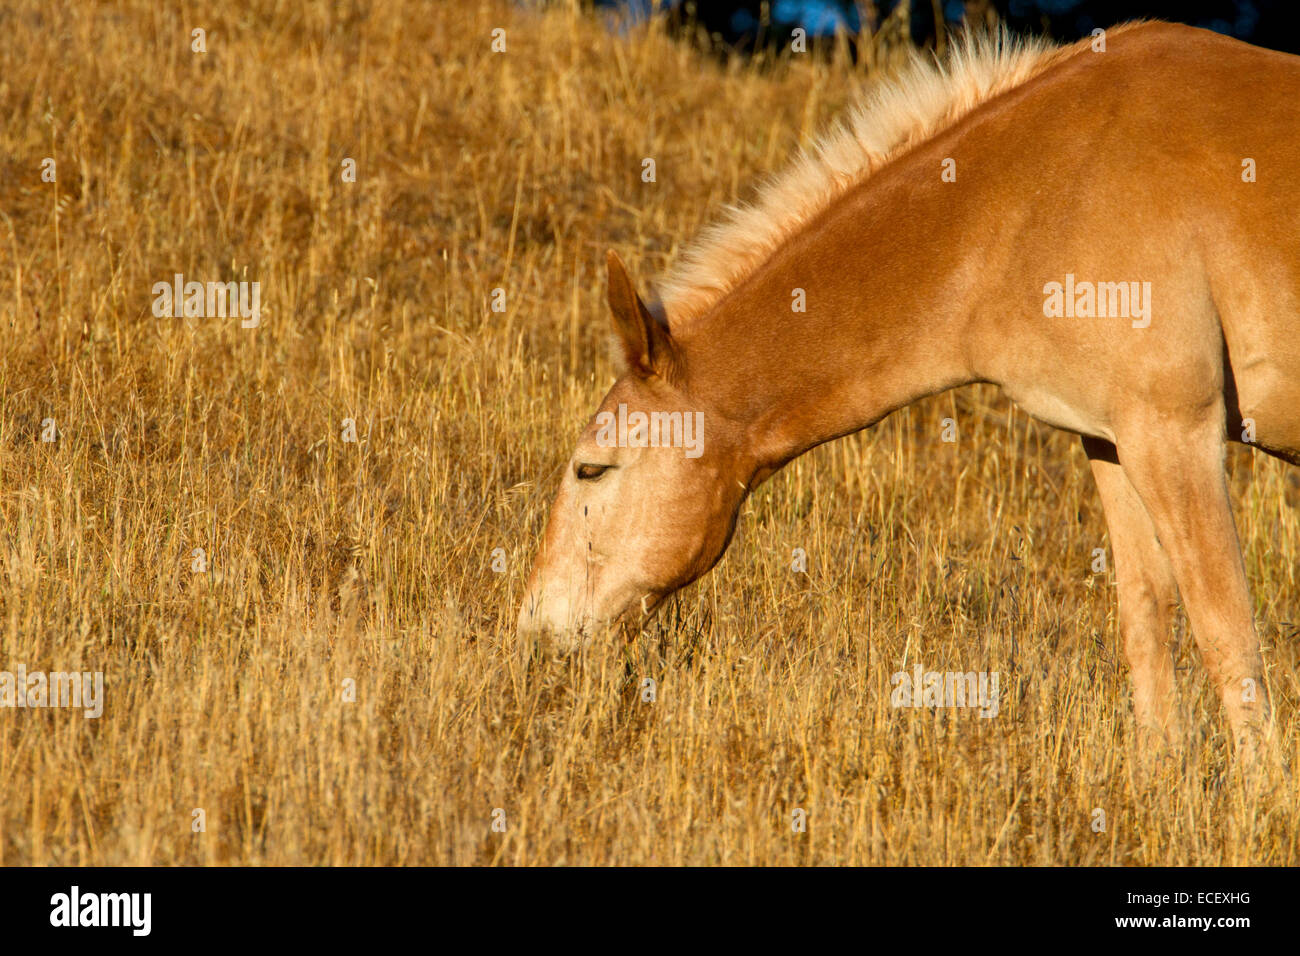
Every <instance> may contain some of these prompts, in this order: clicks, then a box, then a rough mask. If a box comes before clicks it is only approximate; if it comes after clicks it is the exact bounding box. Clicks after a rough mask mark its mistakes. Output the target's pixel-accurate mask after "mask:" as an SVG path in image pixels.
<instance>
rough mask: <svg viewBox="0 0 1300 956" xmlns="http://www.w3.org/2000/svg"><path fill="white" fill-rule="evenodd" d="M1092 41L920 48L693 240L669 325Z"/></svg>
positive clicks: (1006, 39)
mask: <svg viewBox="0 0 1300 956" xmlns="http://www.w3.org/2000/svg"><path fill="white" fill-rule="evenodd" d="M1132 26H1136V24H1125V25H1124V26H1123V27H1120V28H1119V29H1120V30H1127V29H1129V28H1130V27H1132ZM1110 32H1111V34H1112V35H1113V34H1114V33H1115V32H1116V31H1114V30H1112V31H1110ZM1089 42H1090V41H1089V40H1082V41H1080V42H1079V43H1077V44H1073V45H1070V46H1058V45H1056V44H1054V43H1052V42H1051V41H1050V40H1045V39H1042V38H1019V39H1017V38H1013V37H1012V36H1010V35H1009V34H1008V33H1007V32H1006V30H1005V29H1002V30H1000V31H999V32H997V33H995V34H976V35H971V34H967V35H966V36H964V37H963V38H960V39H959V40H958V42H957V43H956V44H954V47H953V52H952V54H951V55H950V56H949V57H948V59H947V61H946V63H943V64H939V63H937V62H935V60H934V59H933V57H922V56H921V55H920V54H913V56H912V58H911V60H910V62H909V63H908V64H907V66H906V67H904V69H903V70H902V72H901V73H900V75H899V76H898V77H897V78H896V79H894V80H893V81H891V82H886V83H883V84H881V85H880V86H878V87H877V88H876V89H875V90H874V91H873V92H872V93H871V94H870V95H869V96H867V97H866V99H865V100H864V101H863V102H862V103H860V104H859V105H858V106H857V107H855V108H854V109H853V110H852V111H851V112H850V113H849V115H848V117H847V119H844V120H841V121H840V122H839V123H837V124H836V125H835V126H833V127H832V128H831V129H830V130H829V131H828V132H827V133H825V134H823V135H822V137H821V138H820V139H819V140H818V141H817V142H816V143H815V144H814V145H813V146H812V148H811V149H808V150H802V151H801V152H800V154H799V155H798V157H797V158H796V159H795V161H794V162H793V164H792V165H791V166H790V167H789V168H787V169H786V170H785V172H783V173H781V174H780V175H778V176H776V177H775V178H773V179H771V180H770V181H768V182H767V183H766V184H765V185H763V186H762V187H761V188H760V189H759V191H758V194H757V196H756V197H755V198H754V200H753V202H751V203H748V204H745V205H739V206H730V207H728V208H727V209H726V211H725V213H724V216H723V218H722V220H721V221H720V222H718V223H715V224H714V225H712V226H709V227H707V228H706V229H705V230H704V231H703V232H702V233H701V234H700V236H699V237H698V238H697V239H696V240H695V241H694V242H693V243H692V244H691V245H689V246H687V248H686V249H685V251H684V252H683V253H682V255H681V257H680V259H679V261H678V263H677V265H676V266H675V267H674V268H673V269H672V270H671V271H670V272H669V273H668V274H667V275H666V276H664V277H663V278H662V279H661V280H660V281H659V283H658V284H657V291H658V294H659V298H660V300H661V302H662V304H663V307H664V310H665V312H666V314H667V317H668V321H669V323H670V325H671V326H672V327H674V328H677V327H680V326H682V325H684V324H686V323H689V322H690V321H692V320H694V319H696V318H698V317H699V316H701V315H703V314H704V313H705V312H707V311H708V310H709V309H710V308H712V307H713V306H714V305H715V304H716V303H717V302H718V301H719V300H720V299H721V298H722V297H723V296H725V295H726V294H727V293H728V292H730V291H731V290H732V289H734V288H735V287H736V286H737V285H739V283H740V282H741V281H742V280H743V279H744V278H745V276H747V275H749V274H750V273H751V272H752V271H753V270H754V269H755V268H757V267H758V266H759V265H761V264H762V263H763V262H764V261H765V260H766V259H768V258H769V257H770V256H771V255H772V254H773V253H774V252H775V251H776V250H777V248H778V247H779V246H780V245H781V244H782V243H783V242H784V241H785V240H786V239H788V238H790V237H791V236H792V235H793V234H794V233H795V232H797V231H798V230H799V228H800V227H801V226H803V225H804V224H806V223H807V222H809V221H810V220H811V219H812V218H813V217H815V216H816V215H817V214H818V213H820V212H822V211H823V210H825V209H826V208H827V207H828V206H829V205H830V204H831V203H832V202H833V201H834V200H835V199H836V198H837V197H839V196H841V195H843V194H844V193H845V192H846V191H847V190H848V189H849V188H851V187H852V186H855V185H857V184H858V183H861V182H863V181H864V180H866V179H867V178H868V177H869V176H871V174H872V173H873V172H875V171H876V170H877V169H879V168H880V167H881V166H883V165H884V164H885V163H887V162H889V161H890V160H892V159H894V158H895V157H897V156H899V155H900V154H902V153H904V152H907V151H909V150H910V149H911V148H912V147H914V146H916V145H917V144H918V143H921V142H924V141H925V140H928V139H930V138H931V137H933V136H934V135H935V134H937V133H939V132H941V131H942V130H944V129H947V128H948V127H950V126H952V125H953V124H954V123H956V122H957V121H958V120H960V119H961V118H962V117H963V116H965V115H966V114H968V113H970V112H971V111H972V110H973V109H975V108H976V107H977V106H979V105H980V104H982V103H985V102H987V101H988V100H990V99H992V98H993V97H995V96H997V95H998V94H1000V93H1003V92H1006V91H1007V90H1010V89H1012V88H1014V87H1017V86H1020V85H1021V84H1023V83H1025V82H1027V81H1029V80H1030V79H1032V78H1033V77H1035V76H1037V75H1038V74H1039V73H1042V72H1043V71H1044V70H1046V69H1047V68H1048V67H1050V66H1052V65H1053V64H1055V63H1057V62H1059V61H1060V60H1062V59H1064V58H1066V57H1068V56H1069V55H1071V54H1072V53H1074V52H1075V51H1076V50H1078V49H1080V48H1082V47H1085V46H1086V45H1087V44H1088V43H1089Z"/></svg>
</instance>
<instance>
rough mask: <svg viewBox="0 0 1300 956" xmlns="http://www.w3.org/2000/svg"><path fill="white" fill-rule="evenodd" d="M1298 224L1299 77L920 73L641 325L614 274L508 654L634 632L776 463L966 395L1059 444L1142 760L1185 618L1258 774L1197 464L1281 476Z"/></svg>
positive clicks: (818, 152)
mask: <svg viewBox="0 0 1300 956" xmlns="http://www.w3.org/2000/svg"><path fill="white" fill-rule="evenodd" d="M1298 210H1300V58H1296V57H1294V56H1290V55H1286V54H1281V53H1275V52H1271V51H1267V50H1263V49H1259V48H1256V47H1252V46H1249V45H1247V44H1244V43H1240V42H1238V41H1235V40H1231V39H1227V38H1224V37H1221V36H1218V35H1217V34H1214V33H1210V32H1206V31H1202V30H1197V29H1193V28H1190V27H1184V26H1177V25H1172V24H1164V23H1141V24H1128V25H1125V26H1123V27H1119V28H1116V29H1114V30H1111V31H1109V33H1108V34H1104V35H1102V36H1100V37H1095V38H1094V39H1093V40H1091V41H1089V40H1085V41H1083V42H1081V43H1078V44H1074V45H1072V46H1055V45H1051V44H1048V43H1046V42H1043V41H1013V40H1010V39H1008V38H1007V37H1006V36H1005V35H1002V36H998V37H993V38H985V39H981V40H976V41H973V42H967V43H964V44H962V45H960V46H959V48H958V50H957V51H956V53H955V54H954V56H953V57H952V58H951V59H950V60H949V61H948V62H947V63H946V64H945V65H943V66H934V65H929V64H926V63H923V62H921V61H919V60H918V61H916V62H915V63H914V64H913V65H912V66H911V67H910V68H909V70H908V71H907V72H905V73H904V74H903V75H902V76H901V78H900V79H899V80H897V81H896V82H894V83H892V84H890V85H887V86H884V87H882V88H880V89H879V90H878V91H877V92H876V93H875V94H874V95H873V96H872V97H871V98H870V99H868V100H867V101H866V102H865V103H864V105H863V106H862V107H860V108H859V109H858V110H857V111H856V112H855V113H853V114H852V115H851V117H850V118H849V119H848V120H847V122H845V123H842V124H841V125H840V126H838V127H837V128H836V129H835V131H833V132H832V133H831V134H829V135H828V136H827V137H826V138H824V139H823V140H822V141H821V142H820V143H819V144H818V146H817V148H816V149H815V150H813V151H811V152H810V153H807V154H805V155H803V156H802V157H801V158H800V159H799V160H798V161H797V162H796V163H795V164H794V166H793V167H792V168H791V169H789V170H788V171H787V172H785V173H784V174H783V175H781V176H779V177H778V178H776V179H775V180H774V181H772V182H771V183H769V184H768V185H766V186H765V187H764V188H763V189H762V190H761V191H760V192H759V194H758V196H757V198H756V200H755V201H754V203H753V204H750V205H747V206H744V207H740V208H737V209H733V210H732V211H731V212H730V213H729V215H728V218H726V219H725V220H724V221H722V222H721V223H720V224H718V225H715V226H713V227H712V228H711V229H710V230H709V231H708V232H706V233H705V234H704V236H703V237H702V238H701V239H700V240H698V241H697V243H696V244H695V245H694V246H693V247H691V248H690V249H689V250H688V251H687V252H686V253H685V254H684V255H683V257H682V259H681V262H680V263H679V265H678V266H677V268H676V269H675V271H674V272H672V273H671V274H670V275H669V276H668V277H667V279H666V280H665V281H664V282H663V283H662V284H661V285H660V287H659V293H660V295H659V299H658V301H653V302H652V303H651V304H649V305H648V304H647V303H646V302H645V301H643V300H642V299H641V298H640V297H639V296H638V294H637V291H636V289H635V286H634V284H633V282H632V280H631V279H630V278H629V276H628V274H627V271H626V270H625V269H624V267H623V264H622V262H621V261H620V260H619V258H618V257H617V256H616V255H614V254H613V253H612V252H611V253H610V254H609V256H608V267H609V305H610V308H611V309H612V311H613V318H614V329H615V331H616V333H617V339H618V341H619V342H620V343H621V346H622V349H621V351H622V355H623V358H624V360H625V368H624V370H623V371H622V374H621V375H620V377H619V378H618V380H617V381H616V382H615V384H614V386H613V387H612V388H611V389H610V391H609V394H608V395H606V397H605V399H604V401H603V402H602V404H601V406H600V409H599V410H598V413H597V415H596V417H595V418H594V419H593V420H592V422H591V423H590V424H589V425H588V426H587V428H586V430H585V431H584V432H583V434H582V436H581V437H580V439H579V440H578V445H577V448H576V450H575V452H574V454H573V458H572V460H571V462H570V465H569V467H568V468H567V470H566V472H565V475H564V479H563V481H562V483H561V485H560V489H559V492H558V494H557V496H556V499H555V503H554V506H553V508H552V510H551V515H550V521H549V524H548V526H547V529H546V532H545V535H544V538H543V541H542V545H541V548H540V551H539V554H538V557H537V560H536V562H535V565H534V568H533V572H532V575H531V577H530V579H529V582H528V586H527V594H526V596H525V599H524V603H523V607H522V609H521V612H520V618H519V627H520V631H521V633H523V634H529V635H532V634H536V633H538V632H543V631H544V632H548V633H550V634H553V635H554V636H555V638H557V639H558V641H559V643H560V645H561V646H571V645H572V644H574V643H576V642H581V641H585V640H588V639H590V638H591V637H592V636H594V635H596V634H597V633H599V632H601V631H605V630H607V629H608V628H609V627H610V626H611V625H614V624H619V623H625V622H632V623H634V624H635V623H637V622H640V621H643V620H644V619H645V617H646V616H647V615H648V614H649V613H650V612H652V611H653V610H654V608H655V606H656V605H658V604H659V603H660V602H661V601H663V599H664V598H665V597H666V596H668V595H670V594H672V593H673V592H674V591H676V590H677V589H678V588H681V587H682V586H684V585H686V584H688V583H689V582H691V581H693V580H695V579H696V578H698V577H699V576H700V575H702V574H704V573H705V572H706V571H708V570H709V569H710V568H711V567H712V566H713V565H714V564H715V563H716V562H717V561H718V560H719V558H720V557H721V556H722V553H723V551H724V550H725V549H726V547H727V543H728V541H729V540H730V538H731V534H732V531H733V529H734V527H735V522H736V516H737V513H738V510H739V508H740V506H741V503H742V502H743V501H744V500H745V497H746V496H747V495H748V494H749V493H750V492H751V491H752V490H753V489H754V488H755V487H757V486H758V485H759V484H760V483H761V482H763V481H764V480H765V479H766V478H768V477H769V476H770V475H772V474H773V473H774V472H776V471H777V470H778V469H780V468H781V467H782V466H783V465H785V464H786V463H787V462H789V461H790V460H792V459H794V458H796V457H798V456H799V455H802V454H803V453H804V452H806V451H808V450H809V449H810V448H813V447H814V446H816V445H819V444H821V443H823V442H827V441H831V440H833V439H836V438H839V437H841V436H844V435H848V434H851V433H853V432H856V431H858V430H860V429H862V428H865V427H867V426H869V425H872V424H874V423H876V422H878V421H880V420H881V419H882V418H884V417H885V416H886V415H888V414H889V413H890V412H893V411H895V410H896V409H899V408H901V407H903V406H905V405H908V404H909V403H911V402H915V401H916V400H918V399H920V398H923V397H925V396H929V395H934V394H936V393H939V392H942V391H944V390H946V389H950V388H953V387H955V386H959V385H965V384H968V383H972V382H990V383H993V384H996V385H998V386H999V387H1000V388H1001V389H1002V390H1003V391H1004V392H1005V393H1006V394H1007V395H1008V396H1009V397H1010V398H1011V400H1012V401H1014V402H1015V403H1016V404H1018V405H1019V406H1020V407H1021V408H1022V409H1024V410H1025V411H1026V412H1027V413H1028V414H1029V415H1031V416H1032V417H1034V418H1035V419H1037V420H1039V421H1041V422H1045V423H1047V424H1050V425H1053V426H1055V427H1057V428H1061V429H1064V430H1067V431H1070V432H1074V433H1076V434H1078V435H1079V436H1081V438H1082V440H1083V447H1084V449H1085V451H1086V453H1087V456H1088V459H1089V461H1090V462H1091V467H1092V471H1093V475H1094V477H1095V479H1096V483H1097V487H1098V489H1099V491H1100V494H1101V499H1102V504H1103V506H1104V509H1105V513H1106V520H1107V523H1108V525H1109V529H1110V541H1111V546H1112V549H1113V557H1114V565H1115V572H1116V578H1117V584H1118V589H1119V611H1120V613H1119V617H1120V628H1121V632H1122V635H1123V641H1124V649H1125V654H1126V656H1127V659H1128V662H1129V665H1130V667H1131V670H1132V680H1133V691H1134V693H1133V700H1134V710H1135V717H1136V721H1137V724H1138V727H1139V728H1140V731H1141V736H1142V737H1143V739H1144V741H1145V742H1148V743H1154V744H1155V745H1157V747H1159V746H1162V745H1163V743H1164V742H1173V741H1175V740H1176V739H1177V738H1178V737H1179V736H1180V733H1181V732H1180V729H1179V728H1178V727H1177V708H1176V706H1175V700H1174V669H1173V660H1172V656H1171V647H1170V640H1171V636H1170V624H1171V614H1172V612H1173V611H1174V609H1175V608H1176V606H1177V603H1178V600H1179V597H1180V596H1181V600H1182V603H1183V605H1184V607H1185V608H1186V611H1187V614H1188V618H1189V621H1190V624H1191V628H1192V632H1193V634H1194V636H1195V640H1196V643H1197V646H1198V647H1199V649H1200V655H1201V659H1202V661H1203V663H1204V665H1205V667H1206V669H1207V671H1208V673H1209V675H1210V677H1211V679H1212V681H1213V683H1214V686H1215V688H1216V689H1217V690H1218V692H1219V694H1220V697H1221V699H1222V702H1223V707H1224V710H1225V712H1226V716H1227V719H1228V721H1229V723H1230V725H1231V728H1232V730H1233V734H1234V738H1235V740H1236V741H1237V744H1238V746H1239V747H1240V748H1244V749H1246V750H1247V751H1248V752H1253V751H1254V750H1255V749H1256V746H1257V745H1256V741H1257V740H1259V739H1260V738H1261V736H1262V735H1263V734H1264V733H1266V732H1267V730H1268V728H1269V726H1270V715H1269V704H1268V697H1267V694H1266V692H1265V688H1264V681H1263V673H1262V663H1261V659H1260V653H1259V644H1258V639H1257V636H1256V633H1255V626H1254V620H1253V612H1252V605H1251V598H1250V592H1249V589H1248V585H1247V579H1246V572H1245V566H1244V563H1243V561H1242V555H1241V547H1240V544H1239V541H1238V537H1237V531H1236V527H1235V525H1234V522H1233V516H1232V512H1231V508H1230V503H1229V496H1228V487H1227V482H1226V477H1225V474H1224V457H1225V445H1226V442H1227V441H1229V440H1232V441H1247V442H1250V443H1252V444H1254V445H1256V446H1257V447H1259V448H1260V449H1262V450H1264V451H1266V452H1268V453H1270V454H1274V455H1277V456H1278V457H1281V458H1284V459H1285V460H1288V461H1291V462H1293V463H1300V212H1298ZM800 296H802V297H803V302H804V307H805V310H806V311H803V312H792V301H794V300H797V299H798V298H799V297H800ZM637 413H640V416H644V417H638V414H637ZM674 413H679V414H678V415H675V414H674ZM688 416H693V417H694V419H695V420H697V421H699V422H700V423H701V428H700V434H699V435H698V436H697V437H698V439H699V440H698V445H699V447H698V449H697V450H696V452H695V453H694V454H688V453H687V452H686V450H685V449H684V448H683V447H680V445H681V443H680V442H678V441H677V440H676V439H677V437H678V436H677V431H676V429H677V425H676V423H677V422H678V421H679V420H680V421H683V422H685V421H686V420H687V419H688ZM656 421H657V422H658V424H659V425H660V426H662V427H660V428H659V429H658V431H659V432H660V434H659V435H657V436H656V435H655V434H654V432H655V431H656V429H655V428H654V427H653V425H654V424H655V422H656ZM647 422H649V425H647ZM665 430H666V431H667V432H668V434H667V437H666V438H665V436H664V434H662V433H663V432H664V431H665ZM655 437H657V438H658V439H659V440H658V441H651V440H650V439H653V438H655Z"/></svg>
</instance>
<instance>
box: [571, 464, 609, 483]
mask: <svg viewBox="0 0 1300 956" xmlns="http://www.w3.org/2000/svg"><path fill="white" fill-rule="evenodd" d="M609 468H610V466H609V465H578V467H577V468H576V469H575V470H576V471H577V474H578V480H579V481H595V480H596V479H597V478H599V477H600V476H601V475H603V474H604V473H605V472H607V471H609Z"/></svg>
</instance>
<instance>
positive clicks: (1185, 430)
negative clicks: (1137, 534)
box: [1117, 408, 1269, 760]
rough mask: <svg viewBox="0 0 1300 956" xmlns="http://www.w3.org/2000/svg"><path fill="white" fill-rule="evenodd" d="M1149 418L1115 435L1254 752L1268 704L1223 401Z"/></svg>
mask: <svg viewBox="0 0 1300 956" xmlns="http://www.w3.org/2000/svg"><path fill="white" fill-rule="evenodd" d="M1216 412H1217V414H1216ZM1143 418H1144V420H1143V421H1140V422H1139V421H1134V422H1130V423H1128V427H1127V428H1126V429H1125V430H1124V432H1122V433H1120V434H1118V435H1117V438H1118V453H1119V461H1120V464H1121V465H1122V467H1123V471H1124V474H1125V475H1126V476H1127V477H1128V480H1129V481H1130V482H1131V483H1132V486H1133V488H1134V489H1135V490H1136V492H1137V494H1138V496H1139V497H1140V498H1141V500H1142V503H1143V505H1145V507H1146V512H1147V514H1149V515H1150V518H1151V524H1152V527H1153V528H1154V529H1155V533H1156V534H1157V535H1158V537H1159V540H1160V544H1161V545H1162V546H1163V549H1164V551H1165V552H1166V553H1167V554H1168V556H1169V563H1170V566H1171V567H1172V569H1173V574H1174V578H1175V580H1176V581H1177V584H1178V590H1179V592H1180V593H1181V595H1182V599H1183V606H1184V607H1185V608H1186V609H1187V616H1188V619H1189V620H1190V622H1191V627H1192V635H1193V636H1194V637H1195V639H1196V644H1197V647H1198V648H1199V649H1200V652H1201V659H1202V661H1203V662H1204V664H1205V668H1206V670H1207V672H1208V673H1209V676H1210V680H1211V681H1212V683H1213V685H1214V687H1215V689H1216V690H1217V691H1218V693H1219V696H1220V699H1221V700H1222V702H1223V707H1224V710H1225V712H1226V713H1227V717H1228V723H1229V725H1230V726H1231V728H1232V731H1233V736H1234V738H1235V740H1236V743H1237V746H1238V749H1239V750H1240V751H1241V752H1242V755H1243V757H1245V758H1247V759H1248V760H1249V759H1250V758H1253V757H1254V755H1255V753H1256V751H1257V750H1258V749H1259V747H1260V742H1261V737H1262V736H1263V734H1264V733H1265V732H1266V731H1267V730H1268V729H1269V704H1268V694H1267V692H1266V690H1265V688H1264V676H1263V669H1264V668H1263V661H1262V660H1261V658H1260V654H1259V638H1258V636H1257V635H1256V633H1255V622H1254V614H1253V611H1252V608H1251V600H1250V590H1249V586H1248V584H1247V581H1246V568H1245V564H1244V562H1243V561H1242V557H1241V545H1240V543H1239V541H1238V538H1237V529H1236V525H1235V524H1234V523H1233V518H1232V509H1231V505H1230V503H1229V498H1228V486H1227V480H1226V477H1225V475H1224V464H1223V463H1224V439H1223V418H1222V409H1221V408H1220V409H1217V410H1206V413H1205V414H1203V415H1202V416H1201V417H1199V418H1196V419H1189V420H1186V421H1170V419H1168V418H1164V419H1161V418H1157V417H1155V416H1150V417H1148V416H1143Z"/></svg>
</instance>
